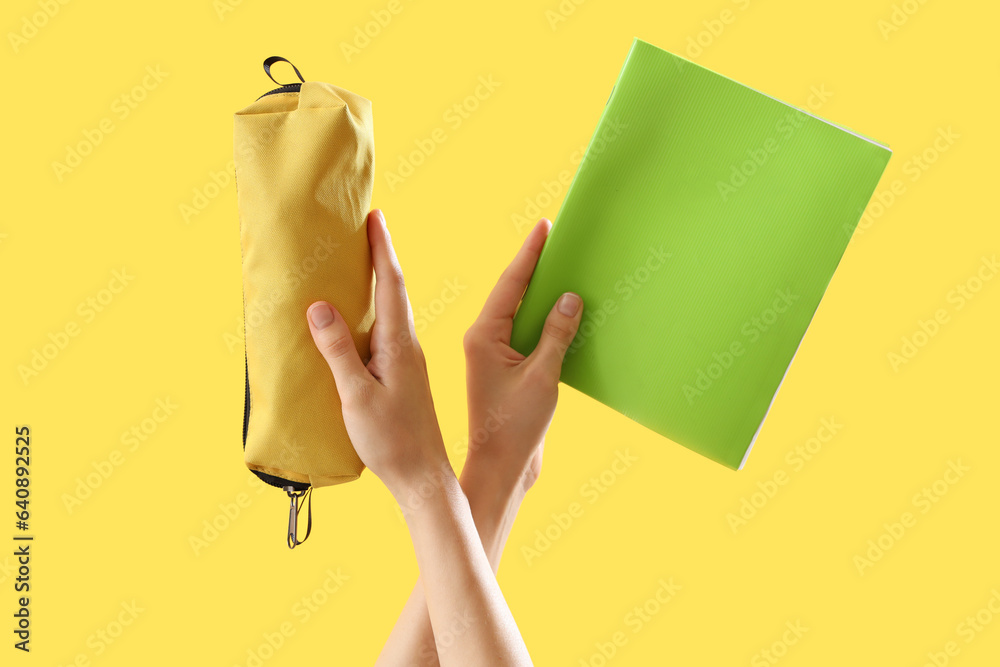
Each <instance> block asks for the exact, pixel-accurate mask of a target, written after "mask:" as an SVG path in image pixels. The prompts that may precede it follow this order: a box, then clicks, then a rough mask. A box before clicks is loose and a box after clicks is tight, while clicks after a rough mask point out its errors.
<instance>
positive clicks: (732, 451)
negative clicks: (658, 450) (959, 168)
mask: <svg viewBox="0 0 1000 667" xmlns="http://www.w3.org/2000/svg"><path fill="white" fill-rule="evenodd" d="M890 155H891V150H890V149H889V148H888V147H886V146H883V145H881V144H878V143H876V142H874V141H872V140H871V139H868V138H866V137H863V136H861V135H859V134H857V133H854V132H852V131H850V130H847V129H845V128H843V127H840V126H838V125H835V124H833V123H831V122H829V121H827V120H824V119H822V118H818V117H816V116H814V115H812V114H809V113H807V112H805V111H802V110H800V109H797V108H795V107H793V106H791V105H788V104H786V103H784V102H781V101H780V100H776V99H774V98H772V97H770V96H768V95H765V94H763V93H760V92H758V91H756V90H753V89H752V88H749V87H747V86H744V85H742V84H740V83H738V82H736V81H733V80H732V79H729V78H727V77H725V76H722V75H720V74H717V73H715V72H713V71H711V70H709V69H706V68H704V67H702V66H700V65H698V64H696V63H693V62H691V61H688V60H686V59H684V58H681V57H679V56H676V55H674V54H672V53H668V52H666V51H663V50H662V49H659V48H657V47H655V46H653V45H651V44H648V43H646V42H643V41H642V40H638V39H637V40H635V41H634V42H633V44H632V48H631V50H630V51H629V54H628V57H627V58H626V61H625V65H624V66H623V68H622V70H621V73H620V74H619V76H618V81H617V83H616V84H615V86H614V89H613V91H612V93H611V97H610V99H609V100H608V102H607V105H606V106H605V108H604V112H603V114H602V115H601V119H600V121H599V122H598V125H597V129H596V130H595V132H594V135H593V137H592V139H591V141H590V144H589V147H588V149H587V152H586V154H585V157H584V159H583V160H582V162H581V164H580V166H579V168H578V170H577V173H576V175H575V176H574V179H573V182H572V183H571V185H570V188H569V190H568V192H567V194H566V198H565V201H564V202H563V204H562V208H561V209H560V210H559V214H558V216H557V217H556V220H555V221H554V224H553V227H552V230H551V232H550V235H549V238H548V240H547V241H546V243H545V247H544V249H543V251H542V254H541V256H540V258H539V260H538V265H537V267H536V269H535V273H534V275H533V277H532V279H531V283H530V284H529V285H528V288H527V290H526V292H525V294H524V298H523V300H522V302H521V305H520V307H519V309H518V312H517V315H516V316H515V319H514V328H513V332H512V336H511V345H512V347H514V349H516V350H518V351H519V352H521V353H522V354H529V353H530V352H531V351H532V349H534V347H535V345H536V344H537V342H538V338H539V335H540V333H541V330H542V326H543V324H544V322H545V317H546V316H547V315H548V313H549V311H550V310H551V308H552V306H553V305H554V304H555V302H556V300H557V299H558V297H559V295H560V294H562V293H563V292H567V291H573V292H576V293H578V294H580V295H581V297H582V298H583V302H584V318H583V321H582V323H581V326H580V330H579V332H578V333H577V336H576V339H575V340H574V342H573V344H572V346H571V347H570V349H569V351H568V352H567V355H566V359H565V362H564V364H563V371H562V381H563V382H565V383H566V384H568V385H570V386H572V387H574V388H576V389H578V390H579V391H581V392H583V393H585V394H587V395H589V396H591V397H593V398H595V399H597V400H598V401H600V402H602V403H604V404H606V405H608V406H610V407H611V408H613V409H615V410H617V411H618V412H620V413H622V414H623V415H625V416H627V417H629V418H631V419H633V420H635V421H637V422H639V423H640V424H643V425H644V426H646V427H648V428H650V429H652V430H654V431H656V432H657V433H660V434H662V435H664V436H666V437H667V438H669V439H671V440H673V441H674V442H676V443H679V444H681V445H683V446H685V447H688V448H689V449H691V450H693V451H695V452H698V453H700V454H702V455H704V456H706V457H708V458H710V459H712V460H714V461H717V462H719V463H722V464H724V465H726V466H728V467H730V468H732V469H735V470H738V469H740V468H742V467H743V464H744V463H745V462H746V457H747V455H748V454H749V452H750V448H751V447H752V445H753V442H754V440H755V439H756V437H757V433H758V432H759V430H760V427H761V425H762V423H763V421H764V418H765V417H766V415H767V412H768V409H769V408H770V405H771V403H772V401H773V399H774V397H775V395H776V394H777V391H778V388H779V387H780V385H781V381H782V379H783V378H784V376H785V373H786V371H787V370H788V368H789V366H790V364H791V362H792V359H793V358H794V356H795V352H796V350H797V349H798V346H799V343H800V342H801V341H802V338H803V336H804V335H805V332H806V329H807V328H808V326H809V323H810V321H811V320H812V317H813V314H814V313H815V312H816V308H817V307H818V306H819V302H820V299H821V298H822V297H823V293H824V292H825V291H826V288H827V285H828V284H829V282H830V279H831V278H832V277H833V273H834V271H835V270H836V268H837V265H838V263H839V262H840V258H841V256H842V255H843V253H844V250H845V249H846V247H847V244H848V242H849V241H850V236H851V234H852V233H853V231H854V228H855V226H856V225H857V223H858V220H859V219H860V218H861V215H862V213H863V212H864V209H865V207H866V206H867V204H868V200H869V198H870V197H871V196H872V193H873V191H874V189H875V187H876V185H877V184H878V181H879V178H880V177H881V175H882V172H883V171H884V169H885V167H886V164H887V163H888V161H889V157H890Z"/></svg>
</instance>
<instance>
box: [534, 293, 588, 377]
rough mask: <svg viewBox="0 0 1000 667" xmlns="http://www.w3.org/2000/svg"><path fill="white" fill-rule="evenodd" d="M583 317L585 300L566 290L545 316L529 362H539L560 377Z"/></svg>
mask: <svg viewBox="0 0 1000 667" xmlns="http://www.w3.org/2000/svg"><path fill="white" fill-rule="evenodd" d="M582 318H583V300H582V299H581V298H580V297H579V295H577V294H574V293H573V292H566V293H565V294H563V295H562V296H561V297H559V301H557V302H556V305H555V306H553V308H552V310H551V311H550V312H549V316H548V317H547V318H545V326H544V327H542V336H541V338H540V339H539V341H538V345H537V346H536V347H535V349H534V351H533V352H532V353H531V355H530V356H529V357H528V363H529V364H538V365H540V366H542V367H543V368H544V369H546V370H547V371H549V372H551V373H553V375H555V377H557V378H558V377H559V374H560V372H561V371H562V362H563V359H564V358H565V356H566V350H568V349H569V346H570V343H572V342H573V337H574V336H576V331H577V329H579V327H580V320H581V319H582Z"/></svg>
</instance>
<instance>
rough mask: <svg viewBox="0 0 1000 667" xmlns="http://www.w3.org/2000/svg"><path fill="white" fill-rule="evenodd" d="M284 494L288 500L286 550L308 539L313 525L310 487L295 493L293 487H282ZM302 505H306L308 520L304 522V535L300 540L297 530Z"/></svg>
mask: <svg viewBox="0 0 1000 667" xmlns="http://www.w3.org/2000/svg"><path fill="white" fill-rule="evenodd" d="M284 490H285V493H287V494H288V499H289V502H290V505H289V508H288V548H289V549H294V548H295V547H297V546H298V545H300V544H302V543H303V542H305V541H306V540H307V539H309V533H311V532H312V524H313V514H312V490H313V488H312V487H311V486H310V487H309V488H308V489H306V490H305V491H296V490H295V487H294V486H286V487H284ZM302 503H307V504H308V509H307V511H308V514H309V519H308V521H307V522H306V534H305V536H304V537H303V538H302V539H301V540H300V539H298V530H299V513H300V512H301V511H302Z"/></svg>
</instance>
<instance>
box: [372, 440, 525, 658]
mask: <svg viewBox="0 0 1000 667" xmlns="http://www.w3.org/2000/svg"><path fill="white" fill-rule="evenodd" d="M459 482H460V484H461V487H462V490H463V492H464V493H465V495H466V497H467V498H468V501H469V507H470V510H471V512H472V518H473V520H474V521H475V524H476V530H477V531H478V533H479V538H480V540H481V542H482V545H483V550H484V551H485V552H486V556H487V558H488V560H489V562H490V566H491V567H492V569H493V572H494V573H496V571H497V569H498V568H499V566H500V557H501V555H502V554H503V549H504V545H505V544H506V542H507V538H508V536H509V535H510V530H511V527H512V526H513V524H514V518H515V517H516V516H517V511H518V509H519V508H520V506H521V502H522V501H523V500H524V489H523V486H522V485H521V484H519V483H516V482H515V483H513V484H511V483H508V482H507V481H506V480H501V479H500V477H499V476H498V475H496V474H493V472H492V471H491V470H488V469H485V468H483V467H482V466H477V465H476V463H475V461H474V460H473V458H472V457H470V458H469V459H467V460H466V465H465V467H464V468H463V469H462V475H461V477H460V479H459ZM462 629H463V628H462V622H461V619H459V620H458V621H457V622H456V623H455V625H454V627H453V628H446V629H445V630H446V632H448V633H449V637H450V635H451V634H454V633H456V632H461V631H462ZM449 647H450V646H440V647H439V646H437V645H436V643H435V641H434V632H433V630H432V629H431V620H430V615H429V614H428V612H427V598H426V597H425V595H424V587H423V581H422V579H420V578H418V579H417V583H416V585H415V586H414V587H413V592H412V593H410V597H409V599H408V600H407V601H406V605H405V606H404V607H403V611H402V612H401V613H400V615H399V619H398V620H397V621H396V625H395V626H394V627H393V629H392V632H391V633H390V635H389V638H388V640H386V643H385V646H384V647H383V648H382V652H381V653H380V654H379V657H378V661H377V663H376V665H379V666H381V667H395V666H397V665H419V666H421V667H434V666H436V665H438V664H439V657H438V651H441V652H447V650H448V649H449Z"/></svg>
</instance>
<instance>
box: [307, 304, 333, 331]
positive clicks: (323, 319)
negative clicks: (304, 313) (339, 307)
mask: <svg viewBox="0 0 1000 667" xmlns="http://www.w3.org/2000/svg"><path fill="white" fill-rule="evenodd" d="M309 319H311V320H312V323H313V326H314V327H316V328H317V329H325V328H327V327H328V326H330V325H331V324H333V310H332V309H331V308H330V306H328V305H326V304H325V303H321V304H317V305H316V306H313V308H312V310H310V311H309Z"/></svg>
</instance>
